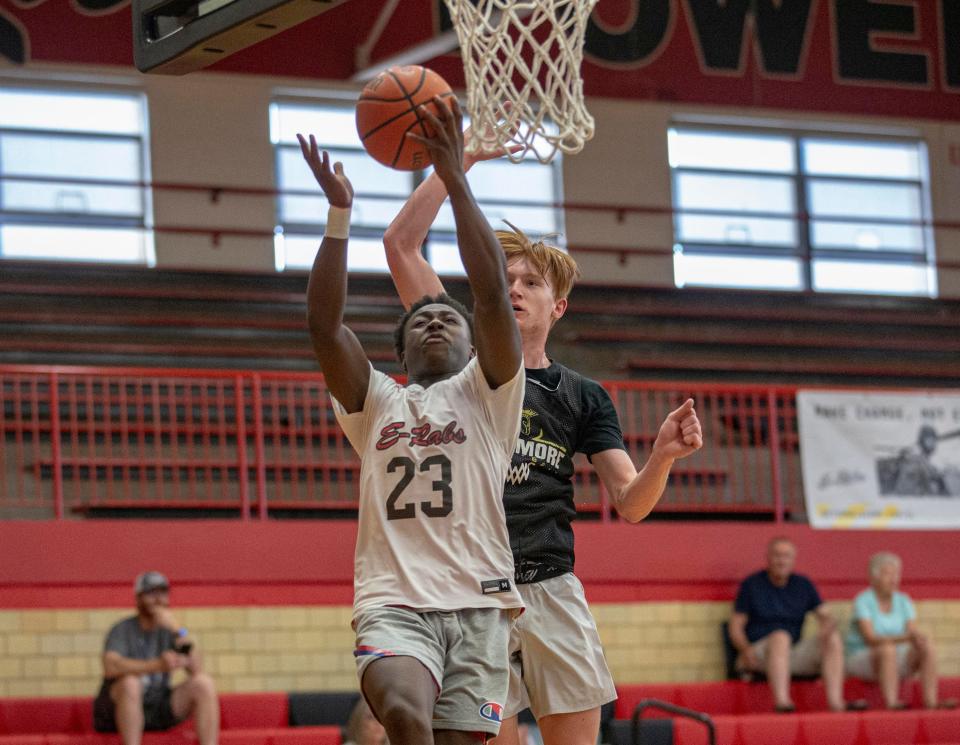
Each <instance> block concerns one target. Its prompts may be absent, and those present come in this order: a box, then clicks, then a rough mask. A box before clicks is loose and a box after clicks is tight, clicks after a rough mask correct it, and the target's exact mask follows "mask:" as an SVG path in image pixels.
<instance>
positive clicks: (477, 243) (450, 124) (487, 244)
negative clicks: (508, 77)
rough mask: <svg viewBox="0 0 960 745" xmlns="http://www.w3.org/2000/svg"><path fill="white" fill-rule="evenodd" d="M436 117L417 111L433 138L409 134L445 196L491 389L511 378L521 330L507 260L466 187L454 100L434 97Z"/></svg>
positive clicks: (459, 121)
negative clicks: (430, 163)
mask: <svg viewBox="0 0 960 745" xmlns="http://www.w3.org/2000/svg"><path fill="white" fill-rule="evenodd" d="M434 101H435V103H436V105H437V109H438V111H439V117H437V116H434V115H433V114H432V113H431V112H430V111H429V110H427V109H426V107H424V108H422V109H421V113H422V115H423V116H424V117H425V118H426V120H427V121H428V123H429V124H430V126H431V127H432V129H433V133H434V134H433V136H432V137H420V136H418V135H414V134H409V135H407V136H408V137H413V138H414V139H416V140H419V141H420V142H422V143H424V145H426V147H427V148H428V149H429V151H430V155H431V157H432V158H433V166H434V170H435V172H436V174H437V176H438V177H439V178H440V180H441V181H442V182H443V184H444V186H445V187H446V189H447V193H448V194H449V195H450V204H451V206H452V207H453V216H454V219H455V220H456V223H457V245H458V247H459V249H460V259H461V261H463V267H464V269H466V271H467V279H468V280H469V282H470V290H471V292H472V294H473V313H474V336H475V338H474V345H475V346H476V348H477V358H478V359H479V361H480V368H481V369H482V370H483V374H484V376H485V377H486V379H487V382H488V383H489V384H490V386H491V387H493V388H496V387H498V386H500V385H502V384H504V383H506V382H508V381H510V380H512V379H513V378H514V376H515V375H516V374H517V370H519V368H520V362H521V352H520V331H519V330H518V329H517V322H516V319H515V318H514V315H513V308H512V306H511V305H510V298H509V294H508V292H507V272H506V261H505V259H504V256H503V250H502V249H501V247H500V242H499V241H498V240H497V237H496V236H495V235H494V233H493V230H492V229H491V228H490V225H489V223H487V219H486V218H485V217H484V216H483V213H482V212H481V211H480V208H479V207H478V206H477V202H476V200H475V199H474V198H473V194H472V193H471V191H470V186H469V184H468V183H467V177H466V174H465V173H464V170H463V132H462V128H463V115H462V114H461V112H460V104H459V103H457V100H456V99H455V98H454V99H453V107H452V110H451V109H450V108H449V107H448V106H447V104H446V102H445V101H444V100H443V99H441V98H440V97H439V96H438V97H437V98H435V99H434Z"/></svg>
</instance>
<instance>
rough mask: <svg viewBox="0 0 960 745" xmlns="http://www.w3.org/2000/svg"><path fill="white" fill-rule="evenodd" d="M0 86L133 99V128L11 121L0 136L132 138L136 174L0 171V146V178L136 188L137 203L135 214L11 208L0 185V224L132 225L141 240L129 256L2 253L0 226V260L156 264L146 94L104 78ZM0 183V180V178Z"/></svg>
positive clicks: (5, 82) (3, 82)
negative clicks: (102, 128) (107, 175)
mask: <svg viewBox="0 0 960 745" xmlns="http://www.w3.org/2000/svg"><path fill="white" fill-rule="evenodd" d="M0 90H6V91H16V92H23V93H37V94H42V95H51V96H56V95H63V96H88V97H90V98H124V99H128V100H129V101H130V102H131V103H134V104H135V105H136V106H137V108H138V110H139V111H138V116H139V125H140V127H139V133H137V134H133V133H128V134H124V133H121V132H105V131H97V130H91V129H57V128H55V127H53V126H45V127H35V128H31V127H22V126H17V127H11V126H4V125H3V124H0V141H2V139H3V138H4V137H9V136H14V137H15V136H29V137H34V138H39V139H49V140H51V141H65V140H71V139H75V140H81V139H84V140H95V141H99V142H126V143H130V144H133V145H134V146H135V148H136V162H137V165H138V170H139V174H137V177H136V178H133V179H130V180H125V179H116V178H108V179H102V180H98V179H95V178H90V177H83V178H77V177H71V176H64V177H63V178H62V179H61V178H60V177H58V176H42V175H38V174H30V173H23V172H15V173H10V174H7V173H5V172H4V163H3V160H2V150H0V175H2V176H3V180H2V182H3V183H6V182H13V183H40V184H47V185H59V184H62V185H65V186H67V185H70V184H76V185H77V186H78V187H98V186H103V187H113V188H130V189H136V190H137V192H138V194H137V203H138V205H139V208H140V215H139V216H136V215H130V214H123V213H114V214H111V213H109V212H102V211H99V212H93V213H90V212H81V211H70V210H67V209H63V210H56V209H49V210H30V209H16V210H7V209H6V205H5V204H4V193H3V189H2V188H0V226H3V225H10V226H37V227H40V228H107V229H111V228H118V229H124V230H133V231H139V232H140V234H141V235H140V239H141V241H142V252H141V255H139V256H137V257H133V258H129V259H102V258H98V257H97V256H95V255H91V254H85V255H83V256H71V255H69V254H61V255H59V256H44V257H24V256H21V255H16V254H14V255H8V254H7V253H6V251H5V250H4V245H3V236H2V232H0V261H43V262H58V261H62V262H70V263H96V264H104V265H111V264H122V265H142V266H147V267H153V266H155V265H156V246H155V243H154V238H153V230H152V228H153V198H152V192H151V189H150V188H149V183H150V145H149V143H150V136H149V109H148V100H147V96H146V94H145V92H144V91H143V90H140V89H135V88H128V87H115V86H113V85H110V84H104V85H72V84H64V85H60V84H55V83H48V84H43V83H40V82H33V81H31V82H30V83H23V82H21V81H16V82H14V81H10V80H4V79H2V78H0ZM0 185H2V184H0Z"/></svg>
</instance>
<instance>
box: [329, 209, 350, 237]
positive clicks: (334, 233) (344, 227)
mask: <svg viewBox="0 0 960 745" xmlns="http://www.w3.org/2000/svg"><path fill="white" fill-rule="evenodd" d="M350 212H351V208H350V207H331V208H330V209H329V210H328V211H327V224H326V226H325V227H324V230H323V235H324V237H325V238H339V239H341V240H347V239H348V238H349V237H350Z"/></svg>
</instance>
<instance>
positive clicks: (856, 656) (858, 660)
mask: <svg viewBox="0 0 960 745" xmlns="http://www.w3.org/2000/svg"><path fill="white" fill-rule="evenodd" d="M844 665H845V668H846V669H845V672H846V673H847V675H852V676H853V677H854V678H860V680H866V681H875V680H876V679H877V671H876V670H875V669H874V667H873V655H872V654H871V653H870V648H869V647H868V648H867V649H861V650H860V651H858V652H854V653H853V654H851V655H849V656H848V657H847V659H846V661H845V662H844ZM912 672H913V671H912V670H911V669H910V644H909V643H908V642H902V643H900V644H898V645H897V675H898V676H900V677H901V678H906V677H908V676H909V675H910V674H911V673H912Z"/></svg>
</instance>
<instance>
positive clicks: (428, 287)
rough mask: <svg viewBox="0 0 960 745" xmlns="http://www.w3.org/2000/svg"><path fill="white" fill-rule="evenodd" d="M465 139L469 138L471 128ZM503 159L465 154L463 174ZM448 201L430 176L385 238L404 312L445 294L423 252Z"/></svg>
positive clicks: (434, 176) (443, 189)
mask: <svg viewBox="0 0 960 745" xmlns="http://www.w3.org/2000/svg"><path fill="white" fill-rule="evenodd" d="M464 137H465V138H466V139H469V138H470V128H469V127H468V128H467V131H466V132H465V133H464ZM500 155H502V152H496V153H486V152H484V151H482V150H481V151H478V152H477V153H474V154H470V153H464V156H463V170H464V172H467V171H469V170H470V169H471V168H473V166H474V165H475V164H476V163H478V162H480V161H482V160H489V159H491V158H497V157H500ZM446 198H447V187H446V186H445V185H444V183H443V181H442V180H441V179H440V177H439V176H438V175H437V174H436V172H433V173H431V174H430V175H429V176H428V177H427V178H426V179H424V181H423V182H422V183H421V184H420V185H419V186H418V187H417V188H416V189H415V190H414V192H413V194H411V195H410V198H409V199H408V200H407V201H406V203H405V204H404V205H403V208H402V209H401V210H400V212H398V213H397V216H396V217H395V218H394V219H393V222H391V223H390V225H389V227H388V228H387V230H386V232H384V234H383V248H384V251H385V252H386V255H387V266H389V267H390V276H391V277H393V284H394V285H395V286H396V288H397V294H398V295H400V302H401V303H403V307H404V308H409V307H410V306H411V305H413V304H414V303H415V302H416V301H417V300H419V299H420V298H422V297H423V296H424V295H437V294H439V293H441V292H443V284H442V283H441V282H440V278H439V277H438V276H437V273H436V271H434V268H433V267H432V266H430V262H428V261H427V260H426V259H425V258H424V257H423V253H422V251H421V249H422V247H423V242H424V241H425V240H426V238H427V233H428V232H429V231H430V227H431V226H432V225H433V222H434V220H436V219H437V214H438V213H439V212H440V208H441V207H442V206H443V202H444V200H446Z"/></svg>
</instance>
